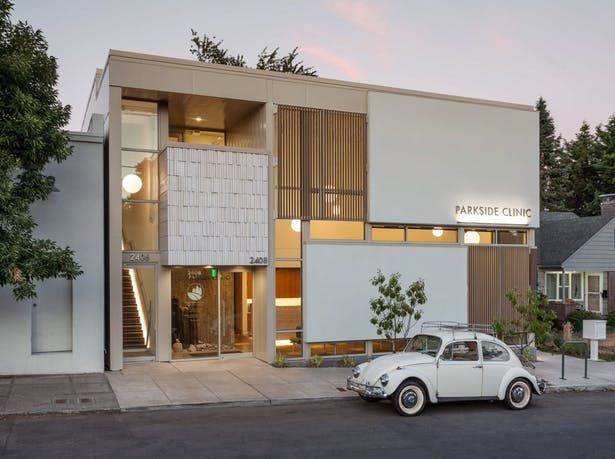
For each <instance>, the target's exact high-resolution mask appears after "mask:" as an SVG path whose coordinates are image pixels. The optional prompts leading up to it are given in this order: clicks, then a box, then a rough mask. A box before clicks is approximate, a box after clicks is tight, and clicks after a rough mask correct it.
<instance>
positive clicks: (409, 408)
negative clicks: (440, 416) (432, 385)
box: [391, 380, 427, 416]
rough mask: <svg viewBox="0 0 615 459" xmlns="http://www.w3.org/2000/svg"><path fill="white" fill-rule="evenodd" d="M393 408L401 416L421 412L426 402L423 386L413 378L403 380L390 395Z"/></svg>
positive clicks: (414, 414)
mask: <svg viewBox="0 0 615 459" xmlns="http://www.w3.org/2000/svg"><path fill="white" fill-rule="evenodd" d="M391 399H392V402H393V406H394V407H395V410H396V411H397V412H398V413H399V414H401V415H402V416H416V415H418V414H421V412H422V411H423V409H424V408H425V405H426V404H427V394H426V393H425V389H423V386H422V385H421V384H420V383H419V382H417V381H414V380H409V381H404V382H403V383H401V384H400V385H399V387H398V388H397V390H396V391H395V392H394V393H393V396H392V397H391Z"/></svg>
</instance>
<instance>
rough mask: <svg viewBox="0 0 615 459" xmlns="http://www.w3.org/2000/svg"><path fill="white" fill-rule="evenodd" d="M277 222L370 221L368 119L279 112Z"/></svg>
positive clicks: (294, 110) (325, 113)
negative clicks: (367, 165) (367, 191)
mask: <svg viewBox="0 0 615 459" xmlns="http://www.w3.org/2000/svg"><path fill="white" fill-rule="evenodd" d="M277 124H278V125H277V135H278V138H277V150H278V152H277V155H278V177H277V195H278V196H277V197H278V200H277V203H278V206H277V216H278V218H285V219H301V220H343V221H364V220H365V219H366V214H367V212H366V202H367V200H366V188H367V185H366V184H367V177H366V162H367V142H366V132H367V129H366V116H365V114H362V113H349V112H339V111H332V110H321V109H314V108H303V107H291V106H283V105H280V106H278V113H277Z"/></svg>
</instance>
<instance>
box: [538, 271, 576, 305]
mask: <svg viewBox="0 0 615 459" xmlns="http://www.w3.org/2000/svg"><path fill="white" fill-rule="evenodd" d="M564 281H566V283H565V285H564ZM545 290H546V294H547V298H548V299H549V300H553V301H561V300H567V299H572V300H575V301H583V299H584V298H583V297H584V295H583V292H584V289H583V273H565V274H563V273H561V272H547V273H545Z"/></svg>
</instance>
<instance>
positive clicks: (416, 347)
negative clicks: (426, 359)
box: [405, 335, 442, 357]
mask: <svg viewBox="0 0 615 459" xmlns="http://www.w3.org/2000/svg"><path fill="white" fill-rule="evenodd" d="M441 345H442V340H441V339H440V338H438V337H437V336H432V335H416V336H415V337H414V338H412V339H411V340H410V341H408V345H407V346H406V350H405V352H420V353H421V354H428V355H431V356H432V357H435V356H436V355H437V354H438V351H439V350H440V346H441Z"/></svg>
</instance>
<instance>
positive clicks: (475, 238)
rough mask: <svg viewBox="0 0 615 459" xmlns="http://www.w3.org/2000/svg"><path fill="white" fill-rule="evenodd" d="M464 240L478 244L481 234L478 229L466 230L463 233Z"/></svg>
mask: <svg viewBox="0 0 615 459" xmlns="http://www.w3.org/2000/svg"><path fill="white" fill-rule="evenodd" d="M463 242H465V243H466V244H478V243H479V242H480V234H478V232H477V231H474V230H470V231H466V232H465V234H464V235H463Z"/></svg>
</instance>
